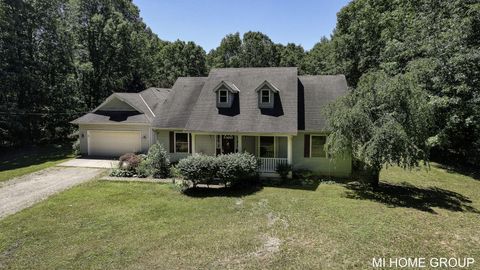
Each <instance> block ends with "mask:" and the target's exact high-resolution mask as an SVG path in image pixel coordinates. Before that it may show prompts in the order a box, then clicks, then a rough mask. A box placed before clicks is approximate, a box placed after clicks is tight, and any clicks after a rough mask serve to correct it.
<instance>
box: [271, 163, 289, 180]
mask: <svg viewBox="0 0 480 270" xmlns="http://www.w3.org/2000/svg"><path fill="white" fill-rule="evenodd" d="M275 171H276V172H277V173H278V174H279V175H280V178H282V180H285V179H287V177H288V174H289V173H290V172H291V171H292V165H290V164H287V163H279V164H277V168H275Z"/></svg>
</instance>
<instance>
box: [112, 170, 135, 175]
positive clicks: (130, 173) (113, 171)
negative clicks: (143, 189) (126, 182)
mask: <svg viewBox="0 0 480 270" xmlns="http://www.w3.org/2000/svg"><path fill="white" fill-rule="evenodd" d="M134 175H135V172H133V171H128V170H124V169H119V168H115V169H113V170H112V172H111V173H110V176H114V177H132V176H134Z"/></svg>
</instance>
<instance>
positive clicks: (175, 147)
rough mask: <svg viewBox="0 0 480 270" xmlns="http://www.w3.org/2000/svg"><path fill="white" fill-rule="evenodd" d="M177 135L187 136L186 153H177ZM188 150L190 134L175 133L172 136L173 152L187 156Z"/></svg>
mask: <svg viewBox="0 0 480 270" xmlns="http://www.w3.org/2000/svg"><path fill="white" fill-rule="evenodd" d="M177 133H180V134H187V142H188V147H187V152H177ZM188 149H190V134H189V133H188V132H181V131H175V132H174V134H173V152H174V153H179V154H185V153H187V154H188Z"/></svg>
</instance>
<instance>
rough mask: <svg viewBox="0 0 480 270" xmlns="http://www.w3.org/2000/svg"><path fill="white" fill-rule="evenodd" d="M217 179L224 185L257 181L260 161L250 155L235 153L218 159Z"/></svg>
mask: <svg viewBox="0 0 480 270" xmlns="http://www.w3.org/2000/svg"><path fill="white" fill-rule="evenodd" d="M217 164H218V165H217V166H218V171H217V177H218V178H220V180H222V181H223V182H224V183H228V182H229V183H230V184H231V185H237V184H239V183H241V182H244V183H247V182H248V181H252V180H254V179H256V178H257V177H256V176H257V173H258V167H259V160H258V159H257V158H256V157H255V156H253V155H252V154H249V153H234V154H227V155H220V156H218V157H217Z"/></svg>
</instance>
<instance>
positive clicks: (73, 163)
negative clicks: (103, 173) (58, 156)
mask: <svg viewBox="0 0 480 270" xmlns="http://www.w3.org/2000/svg"><path fill="white" fill-rule="evenodd" d="M117 164H118V160H113V159H95V158H75V159H71V160H69V161H65V162H63V163H60V164H58V166H62V167H81V168H106V169H111V168H115V167H117Z"/></svg>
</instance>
